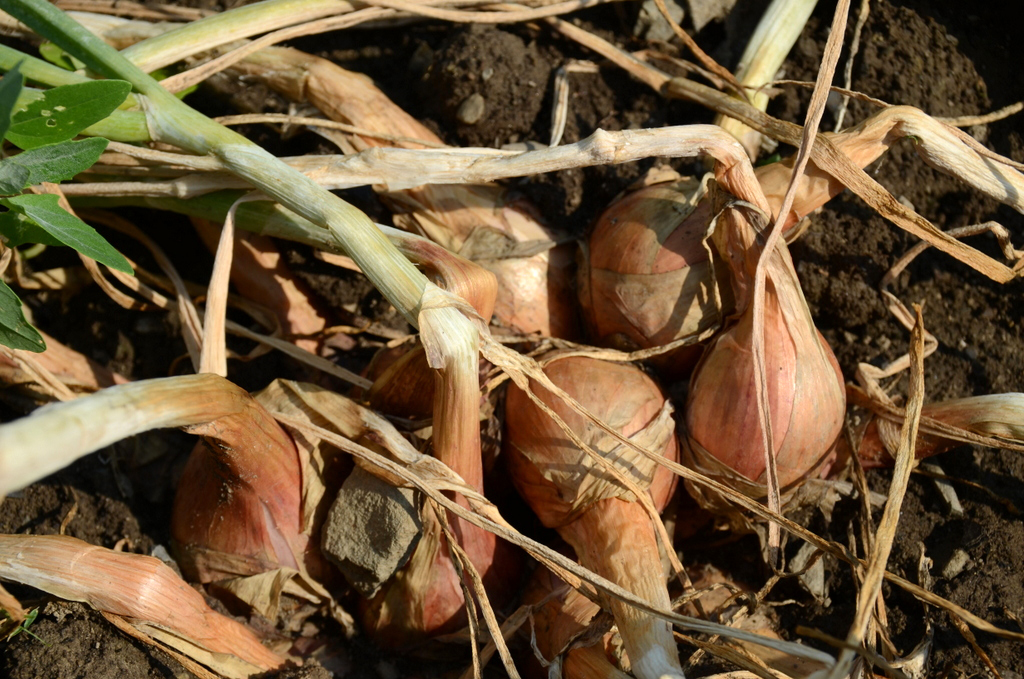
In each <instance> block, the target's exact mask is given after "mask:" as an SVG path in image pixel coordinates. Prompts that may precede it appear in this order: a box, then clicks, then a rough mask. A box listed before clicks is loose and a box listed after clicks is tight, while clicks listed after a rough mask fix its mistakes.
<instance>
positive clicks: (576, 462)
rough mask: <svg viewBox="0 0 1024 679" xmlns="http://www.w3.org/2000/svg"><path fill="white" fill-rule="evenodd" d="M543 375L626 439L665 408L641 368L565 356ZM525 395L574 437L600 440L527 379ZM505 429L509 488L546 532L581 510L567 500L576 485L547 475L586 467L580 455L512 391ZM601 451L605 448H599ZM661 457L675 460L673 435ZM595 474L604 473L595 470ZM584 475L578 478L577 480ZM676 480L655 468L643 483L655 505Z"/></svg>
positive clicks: (539, 412)
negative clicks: (547, 410) (528, 392)
mask: <svg viewBox="0 0 1024 679" xmlns="http://www.w3.org/2000/svg"><path fill="white" fill-rule="evenodd" d="M544 372H545V373H546V374H547V375H548V377H549V378H550V379H551V381H552V382H554V383H555V384H556V385H558V386H559V387H561V388H562V389H564V390H565V391H566V392H567V393H568V394H569V395H570V396H572V397H573V398H574V399H576V400H577V401H578V402H580V403H581V404H583V405H584V406H585V407H587V408H588V409H590V411H591V412H592V413H593V414H594V415H595V416H596V417H598V418H600V419H602V420H603V421H605V422H606V423H607V424H608V425H609V426H611V427H612V428H614V429H615V430H617V431H618V432H619V433H621V434H622V435H623V436H626V437H630V436H632V435H634V434H635V433H637V432H638V431H640V430H641V429H643V428H644V427H646V426H647V425H648V424H649V423H651V421H652V420H654V419H655V418H656V417H657V415H658V414H659V412H660V411H661V409H662V407H663V406H664V403H665V397H664V396H663V395H662V393H661V390H660V389H659V388H658V385H657V384H655V383H654V381H653V380H652V379H651V378H650V377H648V376H647V375H646V374H645V373H644V372H643V371H642V370H640V369H639V368H636V367H635V366H632V365H629V364H620V363H608V362H605V361H598V360H596V359H592V358H586V357H579V356H577V357H569V358H565V359H561V360H556V361H554V362H552V363H550V364H548V365H547V366H546V367H545V369H544ZM531 389H532V390H533V391H534V393H535V394H536V395H537V396H538V397H539V398H540V399H541V400H542V401H543V402H544V403H545V404H547V405H548V406H549V407H551V408H552V409H553V410H554V411H555V412H556V413H558V415H559V416H560V417H561V418H562V419H563V420H564V421H565V423H566V424H567V425H568V426H569V427H570V428H571V429H572V430H573V431H575V432H582V438H583V440H584V441H587V442H588V443H590V444H593V443H594V442H595V440H600V439H603V438H604V435H603V432H600V430H598V429H597V428H596V427H595V426H593V425H592V424H590V422H589V421H588V420H586V419H585V418H584V417H583V416H582V415H579V414H578V413H576V412H575V411H574V410H571V409H570V408H569V406H568V405H566V404H565V403H564V402H563V401H562V400H561V399H560V398H559V397H558V396H556V395H555V394H553V393H551V392H549V391H547V390H545V389H544V388H543V387H541V386H540V385H539V384H537V383H536V382H533V381H531ZM505 417H506V419H505V426H506V430H507V435H506V441H505V452H506V454H507V460H508V464H509V467H510V471H511V474H512V482H513V483H514V484H515V486H516V489H517V490H519V493H520V495H522V496H523V498H524V499H526V501H527V502H528V503H529V504H530V506H531V508H532V509H533V510H534V512H535V513H536V514H537V516H538V518H539V519H540V520H541V521H542V522H543V523H544V525H545V526H547V527H549V528H559V527H561V526H564V525H566V524H568V523H571V522H572V521H574V520H575V519H576V518H578V517H579V515H580V514H581V513H582V512H583V511H584V510H585V509H586V506H574V504H575V503H574V499H573V496H574V495H575V494H576V493H577V492H578V491H579V490H580V487H579V486H578V485H577V486H571V485H565V486H561V487H560V486H559V485H558V484H556V483H555V482H553V481H552V480H550V476H551V474H552V472H554V473H557V472H559V471H564V470H568V469H574V468H579V467H580V466H581V465H584V464H585V465H586V466H591V465H592V464H593V463H589V462H586V460H587V457H586V453H584V452H583V451H581V450H579V448H577V447H576V445H575V444H574V443H573V442H572V441H571V440H570V439H568V438H567V437H566V436H565V434H564V433H563V432H562V430H561V429H560V428H559V427H558V425H557V424H556V423H555V422H554V421H553V420H552V419H551V418H550V417H549V416H548V415H547V414H546V413H544V412H543V411H542V410H541V409H540V408H538V407H537V406H536V405H535V404H534V403H533V402H532V401H531V400H530V398H529V396H527V395H526V393H525V392H523V391H522V390H521V389H519V388H517V387H515V386H511V387H510V388H509V391H508V396H507V399H506V405H505ZM606 445H607V444H606ZM658 452H660V453H661V454H662V455H663V456H664V457H666V458H668V459H672V460H675V459H678V445H677V443H676V437H675V434H674V433H673V434H672V435H671V436H670V437H669V438H668V440H667V441H665V443H664V444H663V446H662V449H661V450H660V451H658ZM597 473H598V474H600V475H603V474H605V473H604V472H597ZM584 476H585V474H581V475H580V478H578V479H577V480H578V481H580V482H583V478H582V477H584ZM675 481H676V476H675V475H674V474H672V472H670V471H669V470H667V469H665V468H664V467H661V466H658V467H657V468H656V471H655V472H654V474H653V480H650V481H649V483H650V492H651V493H652V498H653V500H654V501H655V505H656V506H658V505H659V504H660V503H665V502H667V501H668V498H669V496H670V495H671V493H672V490H673V489H674V487H675Z"/></svg>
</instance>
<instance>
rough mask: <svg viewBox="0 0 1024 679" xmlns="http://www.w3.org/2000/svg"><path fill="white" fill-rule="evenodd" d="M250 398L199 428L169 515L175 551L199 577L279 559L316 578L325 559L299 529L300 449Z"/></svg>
mask: <svg viewBox="0 0 1024 679" xmlns="http://www.w3.org/2000/svg"><path fill="white" fill-rule="evenodd" d="M250 401H251V403H250V404H248V406H247V407H246V408H245V409H244V410H243V412H242V413H240V414H239V415H236V416H232V417H224V418H221V419H220V420H217V421H215V422H214V423H213V424H211V425H206V426H205V427H204V428H203V429H202V431H198V432H196V433H201V434H204V439H202V440H200V441H199V442H198V443H197V444H196V447H195V448H194V449H193V451H192V454H191V456H190V457H189V460H188V462H187V463H186V465H185V471H184V473H183V474H182V477H181V480H180V481H179V484H178V491H177V494H176V496H175V499H174V508H173V512H172V515H171V536H172V539H173V541H174V543H175V552H176V556H177V557H178V561H179V563H180V565H181V567H182V570H183V571H184V572H185V573H186V575H187V576H188V577H189V579H191V580H196V581H199V582H204V583H205V582H211V581H215V580H220V579H224V578H228V577H236V576H239V575H255V574H257V573H262V572H266V571H269V570H273V569H276V568H280V567H282V566H284V567H289V568H295V569H298V570H305V571H306V572H308V573H309V574H310V575H311V576H312V577H314V578H318V579H321V578H323V577H324V575H325V569H326V564H325V562H324V561H323V559H322V556H321V554H320V552H319V549H318V547H317V546H316V545H315V544H314V543H313V542H312V541H311V540H310V539H309V536H308V535H306V534H305V533H303V530H302V473H303V471H302V469H301V466H300V464H301V463H300V459H299V454H298V450H297V449H296V447H295V443H294V442H293V441H292V439H291V437H290V436H289V435H288V434H287V432H285V431H284V430H283V429H282V428H281V427H280V425H278V424H277V422H276V421H274V419H273V418H272V417H271V416H270V414H269V413H267V411H266V410H265V409H264V408H263V407H262V406H260V405H259V404H258V403H256V402H255V401H254V400H251V399H250ZM228 557H229V558H228Z"/></svg>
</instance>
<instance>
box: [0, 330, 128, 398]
mask: <svg viewBox="0 0 1024 679" xmlns="http://www.w3.org/2000/svg"><path fill="white" fill-rule="evenodd" d="M40 334H41V335H42V336H43V341H44V342H46V351H44V352H42V353H39V354H33V358H34V359H35V360H36V361H38V362H39V364H40V365H41V366H42V367H44V368H46V369H47V370H49V371H50V372H51V373H53V375H54V376H55V377H56V378H57V379H58V380H60V381H61V382H62V383H63V384H64V385H65V386H67V387H68V388H69V389H71V390H72V391H74V392H90V391H96V390H97V389H103V388H106V387H112V386H114V385H115V384H125V383H127V382H128V379H127V378H126V377H124V376H123V375H120V374H118V373H116V372H114V371H112V370H110V369H109V368H106V367H105V366H102V365H100V364H99V363H97V362H96V361H94V360H92V359H91V358H89V357H87V356H84V355H82V354H80V353H78V352H77V351H75V350H74V349H72V348H70V347H68V346H67V345H65V344H61V343H60V342H58V341H57V340H55V339H54V338H52V337H50V336H49V335H47V334H46V333H45V332H41V331H40ZM0 382H3V383H4V384H7V385H19V386H24V387H25V388H27V389H29V390H32V385H33V384H34V383H35V378H34V377H33V376H32V375H30V374H28V373H27V372H25V371H24V370H23V369H22V368H21V366H19V365H17V363H16V362H14V361H11V360H10V359H8V358H7V357H6V356H4V355H2V354H0Z"/></svg>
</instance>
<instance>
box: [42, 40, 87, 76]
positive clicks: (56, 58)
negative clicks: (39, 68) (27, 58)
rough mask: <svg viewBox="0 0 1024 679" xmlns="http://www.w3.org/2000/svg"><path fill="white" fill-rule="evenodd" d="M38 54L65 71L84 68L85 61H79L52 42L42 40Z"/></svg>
mask: <svg viewBox="0 0 1024 679" xmlns="http://www.w3.org/2000/svg"><path fill="white" fill-rule="evenodd" d="M39 55H40V56H41V57H42V58H43V59H46V60H47V61H49V62H50V63H51V64H53V65H54V66H60V67H61V68H63V69H64V70H66V71H79V70H83V69H85V62H82V61H79V60H78V59H76V58H75V57H74V56H72V55H70V54H68V53H67V52H65V51H64V50H62V49H61V48H60V47H58V46H57V45H55V44H53V43H52V42H44V43H43V44H42V45H40V46H39Z"/></svg>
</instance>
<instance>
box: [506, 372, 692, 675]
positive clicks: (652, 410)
mask: <svg viewBox="0 0 1024 679" xmlns="http://www.w3.org/2000/svg"><path fill="white" fill-rule="evenodd" d="M545 373H546V374H547V375H548V377H549V378H550V379H551V381H552V382H553V383H554V384H555V385H556V386H558V387H560V388H562V389H563V390H564V391H566V392H567V393H568V394H569V396H571V397H573V398H574V399H575V400H576V401H578V402H579V403H580V404H581V405H583V406H584V407H585V408H587V409H588V410H590V412H591V413H593V414H594V415H595V416H596V417H598V418H599V419H601V420H603V421H604V422H605V423H607V424H608V426H609V427H611V428H613V429H614V430H616V431H618V432H619V433H621V434H623V435H624V436H626V437H629V438H632V439H633V440H634V441H637V442H641V441H642V443H643V444H645V445H646V446H648V447H650V448H652V449H653V450H654V451H657V452H659V453H661V454H662V455H663V456H665V457H666V458H668V459H671V460H675V459H677V456H678V446H677V444H676V437H675V431H674V429H675V427H674V424H672V422H671V419H670V418H669V419H668V420H667V422H666V419H665V417H664V416H665V415H666V411H665V410H664V406H665V399H664V396H662V394H661V391H660V390H659V389H658V387H657V385H656V384H654V382H653V381H652V380H651V379H650V378H649V377H647V375H645V374H644V373H643V371H641V370H640V369H638V368H636V367H634V366H632V365H629V364H614V363H606V362H603V361H598V360H596V359H592V358H585V357H568V358H564V359H561V360H554V361H553V362H551V363H549V364H548V365H547V366H546V367H545ZM531 384H532V389H533V390H534V393H536V394H537V395H538V396H539V398H540V399H541V400H542V401H543V402H544V403H545V404H547V405H548V406H549V407H551V409H552V410H554V411H555V412H556V413H558V414H559V416H560V417H561V418H562V419H563V420H564V421H565V422H566V424H568V425H569V427H570V428H572V429H573V431H575V432H578V433H579V434H580V438H581V439H582V440H583V441H584V442H586V443H588V445H590V446H591V447H593V448H595V449H596V450H597V452H598V454H600V455H603V456H604V457H605V459H608V460H610V461H613V462H614V463H615V465H616V466H617V467H619V468H620V470H622V471H625V472H626V474H627V475H628V476H630V477H632V478H633V480H634V481H635V482H636V483H637V485H638V486H639V487H640V489H642V491H641V492H648V493H650V494H651V499H652V500H653V501H654V502H655V504H656V506H664V504H665V503H666V502H667V501H668V498H669V496H670V495H671V493H672V490H673V488H674V485H675V478H674V475H673V474H672V473H671V472H669V471H668V470H667V469H665V468H664V467H662V466H660V465H658V466H655V467H653V468H652V467H650V466H648V465H649V461H648V460H647V458H642V461H641V460H638V459H637V458H633V457H632V455H633V454H634V453H633V452H632V450H631V449H628V451H627V450H624V449H623V447H621V446H620V445H619V444H617V443H616V444H611V442H610V437H608V435H607V434H605V433H604V432H603V431H602V430H601V429H599V428H597V427H595V426H593V425H591V424H590V423H589V421H587V420H585V419H584V418H583V416H581V415H578V414H576V413H575V411H573V410H571V409H570V408H569V406H567V405H566V404H565V403H564V402H563V401H562V400H561V399H560V398H559V397H558V396H556V395H555V394H553V393H551V392H548V391H546V390H545V389H544V388H542V387H540V386H539V385H538V384H536V383H535V382H531ZM505 412H506V426H507V429H508V433H507V436H506V448H505V450H506V452H507V453H508V463H509V467H510V471H511V472H512V478H513V483H514V484H515V485H516V488H517V490H519V492H520V494H521V495H522V496H523V499H524V500H526V502H527V504H529V505H530V507H531V508H532V509H533V511H534V512H535V513H536V514H537V516H538V517H539V518H540V520H541V522H542V523H544V525H546V526H548V527H551V528H556V529H557V530H558V532H559V535H561V536H562V538H563V539H565V541H566V542H568V543H569V544H570V545H571V546H572V547H573V549H574V550H575V551H576V555H577V557H578V558H579V561H580V563H581V564H582V565H583V566H585V567H586V568H589V569H590V570H592V571H594V572H595V573H597V574H599V575H601V576H602V577H604V578H606V579H608V580H610V581H612V582H615V583H616V584H618V585H620V586H622V587H623V588H625V589H627V590H629V591H630V592H632V593H633V594H636V595H637V596H639V597H640V598H642V599H644V600H646V601H648V602H649V603H651V604H652V605H653V606H655V607H658V608H661V609H663V610H667V609H668V608H669V607H670V606H671V601H670V599H669V595H668V589H667V587H666V584H665V579H664V577H663V576H662V572H661V558H660V555H659V551H658V540H657V535H656V532H655V527H654V524H653V523H652V520H651V517H650V516H649V515H648V514H647V511H646V509H645V508H644V507H643V505H641V503H639V502H637V501H635V497H634V496H633V495H632V493H630V492H624V491H623V490H622V489H621V487H620V486H618V484H617V482H615V481H613V480H612V478H611V475H610V474H608V472H606V471H604V470H603V469H601V467H600V466H598V465H596V464H595V463H593V462H592V461H591V460H589V458H585V457H583V456H585V455H586V454H585V453H583V452H582V451H580V450H579V449H578V448H577V447H576V445H575V444H574V443H573V442H572V441H571V439H569V438H568V437H567V436H566V435H565V434H564V433H563V432H562V431H561V429H560V428H558V426H557V425H556V424H555V422H554V421H553V420H552V419H551V418H550V417H549V416H548V415H547V414H546V413H544V411H543V410H541V409H540V408H539V407H538V406H537V405H535V404H534V403H533V402H532V401H530V400H529V397H528V396H527V395H526V394H525V393H524V392H523V391H521V390H519V389H518V388H517V387H515V386H512V387H510V389H509V394H508V397H507V400H506V410H505ZM655 442H657V443H655ZM666 475H667V476H666ZM648 489H649V490H648ZM604 605H605V606H606V607H607V608H608V610H610V611H611V613H612V615H613V616H614V618H615V621H616V624H617V626H618V629H619V634H620V636H621V637H622V641H623V646H624V647H625V649H626V652H627V653H628V655H629V659H630V664H631V667H632V671H633V673H634V674H635V675H636V676H637V677H638V678H639V679H655V678H663V677H680V678H681V677H682V670H681V669H680V666H679V658H678V651H677V650H676V647H675V641H674V639H673V636H672V630H671V627H670V626H669V625H668V623H666V622H664V621H662V620H660V619H658V618H655V617H654V616H651V615H650V614H648V613H646V612H643V611H640V610H638V609H636V608H634V607H633V606H631V605H628V604H625V603H623V602H621V601H619V600H618V599H614V598H609V599H608V600H607V601H606V602H604Z"/></svg>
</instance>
